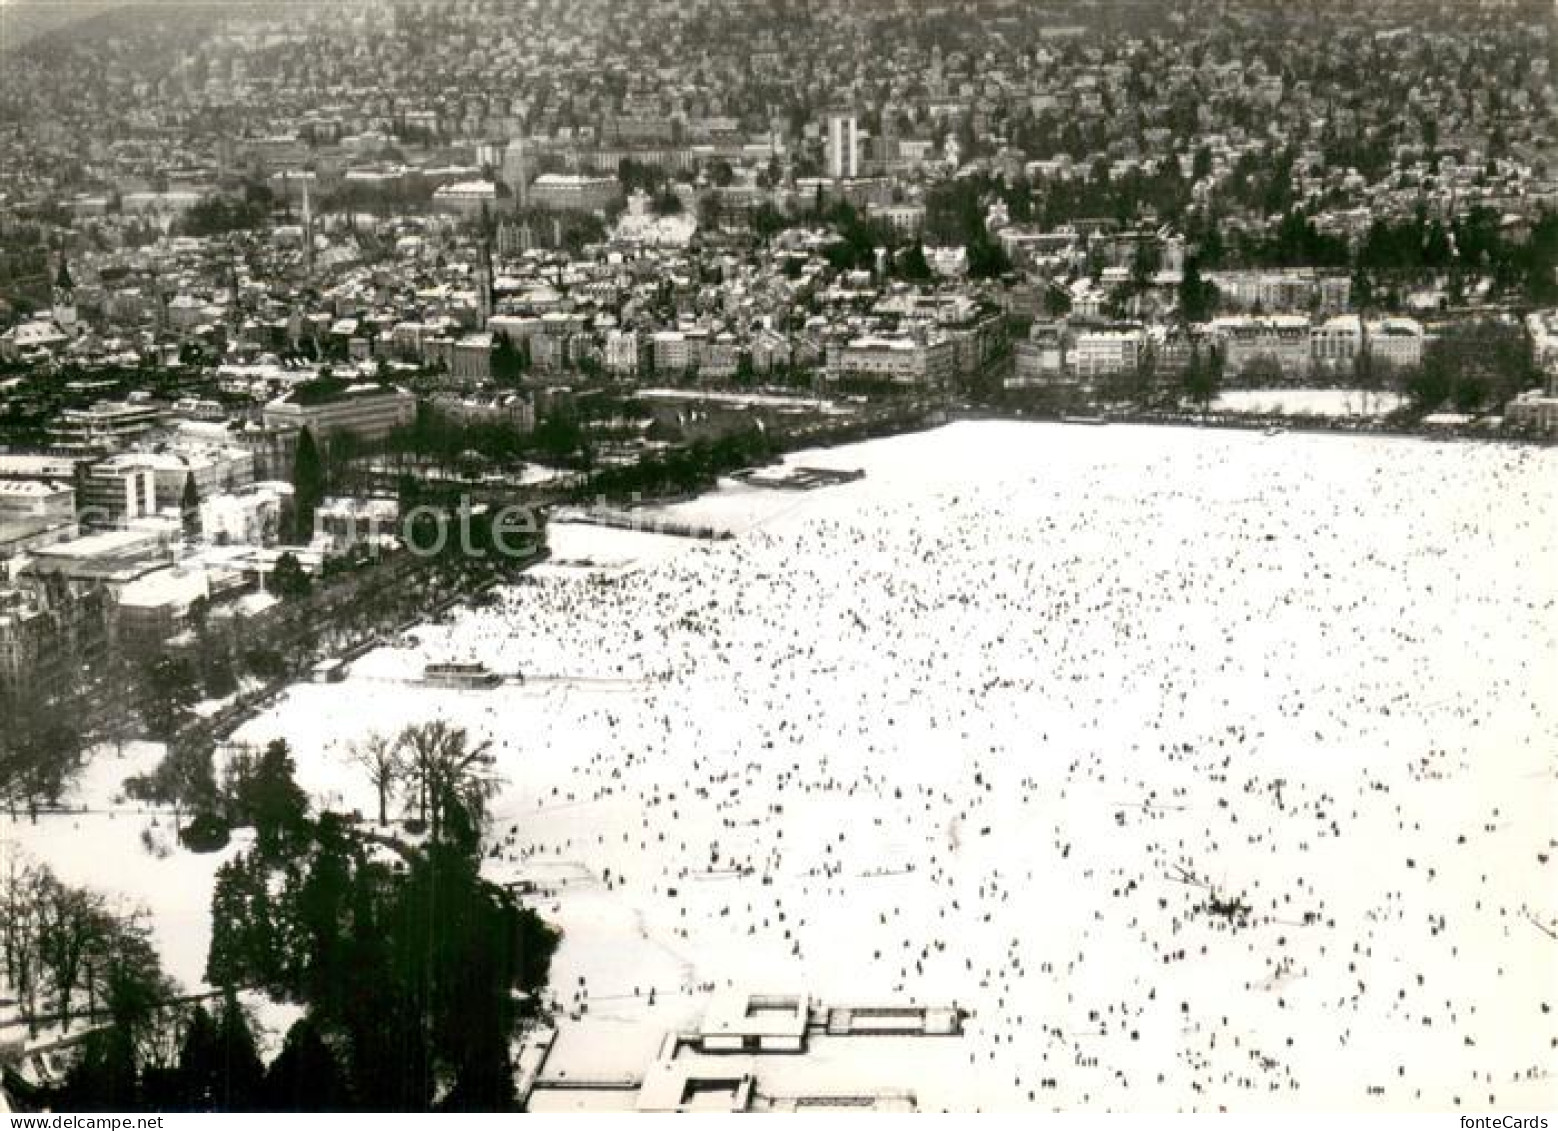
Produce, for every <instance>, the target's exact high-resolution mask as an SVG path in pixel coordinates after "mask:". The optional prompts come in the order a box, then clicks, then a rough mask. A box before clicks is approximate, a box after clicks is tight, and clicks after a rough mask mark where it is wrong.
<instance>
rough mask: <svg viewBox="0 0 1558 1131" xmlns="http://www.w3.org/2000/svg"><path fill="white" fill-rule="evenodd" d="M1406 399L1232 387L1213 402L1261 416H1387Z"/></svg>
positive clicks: (1357, 392)
mask: <svg viewBox="0 0 1558 1131" xmlns="http://www.w3.org/2000/svg"><path fill="white" fill-rule="evenodd" d="M1404 403H1405V398H1403V397H1402V396H1401V395H1400V394H1398V393H1371V392H1366V391H1364V390H1362V389H1229V390H1227V391H1226V392H1224V393H1222V394H1220V395H1219V396H1218V398H1217V399H1216V400H1215V401H1213V402H1212V411H1213V412H1233V413H1251V414H1253V415H1258V416H1359V417H1379V416H1386V415H1388V414H1390V413H1392V412H1394V411H1396V409H1398V408H1400V407H1401V406H1402V404H1404Z"/></svg>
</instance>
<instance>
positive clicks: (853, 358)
mask: <svg viewBox="0 0 1558 1131" xmlns="http://www.w3.org/2000/svg"><path fill="white" fill-rule="evenodd" d="M956 369H957V346H956V344H955V343H954V342H953V341H951V339H947V338H943V339H940V340H937V341H930V342H918V341H915V340H914V339H913V338H886V337H874V338H855V339H853V340H851V341H848V342H844V343H836V344H834V345H831V346H829V347H828V355H827V375H828V378H829V379H830V380H839V379H841V378H844V379H849V378H853V379H865V380H874V381H887V382H891V383H893V384H895V385H915V386H920V387H934V386H938V385H944V384H946V383H947V382H948V381H950V380H951V379H952V376H953V374H954V373H955V372H956Z"/></svg>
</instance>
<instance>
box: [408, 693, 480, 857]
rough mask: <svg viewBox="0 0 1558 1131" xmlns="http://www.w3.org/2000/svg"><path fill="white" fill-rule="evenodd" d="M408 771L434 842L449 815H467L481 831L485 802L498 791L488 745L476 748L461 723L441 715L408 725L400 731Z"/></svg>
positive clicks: (421, 814)
mask: <svg viewBox="0 0 1558 1131" xmlns="http://www.w3.org/2000/svg"><path fill="white" fill-rule="evenodd" d="M400 745H401V747H402V749H403V750H404V751H405V757H406V774H407V776H408V777H409V778H410V780H411V782H412V783H413V784H414V786H415V787H416V798H417V814H418V816H419V817H420V818H421V819H422V820H423V821H424V822H426V824H427V828H428V833H429V835H430V836H431V837H432V839H433V840H434V841H438V840H441V839H442V838H443V836H444V833H445V831H446V829H447V827H448V824H449V818H450V817H452V816H455V815H456V814H460V815H463V816H464V818H465V819H466V820H467V821H468V822H469V823H470V827H471V830H472V831H476V830H479V829H480V827H481V823H482V820H483V818H484V817H485V815H486V808H487V801H488V800H489V799H490V798H491V797H492V795H493V794H494V793H495V792H497V786H498V783H497V779H496V778H495V777H494V776H493V774H492V755H491V753H490V752H489V751H490V747H491V744H490V743H486V742H483V743H479V744H477V745H475V746H472V745H471V743H470V737H469V735H467V734H466V732H465V729H464V728H463V727H451V726H450V725H449V724H448V723H446V722H444V721H443V720H442V719H434V720H433V721H432V722H427V723H420V724H415V725H412V726H408V727H407V728H406V729H405V730H403V731H401V732H400Z"/></svg>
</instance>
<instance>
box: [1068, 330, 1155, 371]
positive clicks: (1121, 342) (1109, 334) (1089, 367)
mask: <svg viewBox="0 0 1558 1131" xmlns="http://www.w3.org/2000/svg"><path fill="white" fill-rule="evenodd" d="M1145 341H1146V337H1145V335H1144V334H1143V332H1142V331H1141V330H1140V329H1139V328H1133V329H1128V330H1088V331H1085V332H1084V333H1081V334H1078V335H1077V340H1076V345H1075V347H1074V348H1073V349H1072V351H1071V361H1072V364H1073V365H1074V366H1075V367H1076V374H1077V376H1078V377H1080V378H1081V379H1083V380H1084V381H1088V380H1093V379H1096V378H1099V377H1112V376H1117V375H1119V374H1123V373H1135V372H1136V367H1137V366H1138V365H1139V364H1140V363H1141V348H1142V344H1143V343H1144V342H1145Z"/></svg>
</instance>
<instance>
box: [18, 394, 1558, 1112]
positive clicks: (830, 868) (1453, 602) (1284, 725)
mask: <svg viewBox="0 0 1558 1131" xmlns="http://www.w3.org/2000/svg"><path fill="white" fill-rule="evenodd" d="M794 460H795V461H796V462H803V463H806V464H808V465H812V466H836V467H841V468H854V467H860V468H863V469H864V470H865V471H866V477H865V479H863V480H861V481H859V482H856V483H852V484H848V485H845V486H840V487H832V488H827V489H823V490H819V491H816V492H811V493H807V494H792V493H787V492H773V493H772V494H773V495H774V496H777V498H776V499H774V500H771V502H773V503H774V510H773V513H771V514H770V515H768V516H767V518H766V521H762V522H761V523H760V524H759V525H755V526H754V525H750V524H748V525H745V526H743V527H742V529H743V530H744V533H742V534H741V535H740V536H739V537H737V538H735V539H733V540H730V541H725V542H706V541H696V540H690V539H671V538H666V537H663V536H655V535H647V534H641V533H623V532H619V531H611V530H603V529H599V528H591V527H566V528H558V529H557V530H555V531H554V536H555V535H558V534H562V535H563V537H564V538H566V539H571V538H574V537H575V536H576V535H577V536H578V537H579V538H581V539H584V540H587V541H589V542H590V544H591V546H592V549H591V550H590V552H589V553H588V554H585V553H579V554H577V555H576V556H577V557H593V558H595V560H596V562H597V564H600V563H601V561H603V560H606V559H609V560H610V562H611V563H612V564H613V565H614V566H616V567H617V568H612V569H609V570H604V571H602V570H598V569H595V570H581V569H568V568H553V569H550V570H547V571H538V572H537V573H536V574H534V575H533V577H534V581H533V582H531V583H529V584H525V585H520V586H516V587H514V588H512V589H509V590H505V591H503V592H502V594H501V598H502V600H501V603H500V605H499V606H498V607H496V608H490V609H485V610H480V611H474V612H472V611H463V610H462V611H458V612H456V613H455V614H454V615H453V616H452V618H451V619H450V623H449V624H447V625H432V626H424V627H421V628H419V629H417V630H416V633H415V636H416V637H417V640H418V641H419V643H418V644H417V646H415V647H408V648H398V649H383V650H380V651H378V652H375V653H372V654H370V655H369V656H367V657H364V658H363V659H362V660H360V661H358V662H357V663H356V664H354V666H353V670H352V674H351V676H350V677H349V678H348V680H347V681H346V682H345V683H343V684H336V685H313V684H309V685H300V686H298V687H295V688H293V689H292V690H291V691H290V692H289V693H288V694H287V695H286V696H284V697H283V698H282V699H281V700H280V701H279V702H278V704H277V705H276V706H275V707H274V708H273V709H272V710H271V711H269V712H268V713H267V714H265V715H263V716H261V717H260V718H258V719H256V720H255V721H253V722H252V723H250V724H249V725H248V726H247V727H246V728H245V730H244V732H243V737H245V738H248V739H251V740H253V741H256V742H262V741H265V740H266V739H268V738H271V737H274V736H278V735H279V736H285V737H287V738H288V739H289V740H290V741H291V742H292V744H293V746H294V748H295V749H296V751H297V754H298V761H299V770H300V778H301V779H302V781H303V784H304V785H305V786H306V787H308V788H310V789H311V790H313V791H314V792H315V793H316V794H317V795H318V796H319V797H320V798H321V799H322V800H329V801H330V802H331V803H332V804H344V805H348V806H354V807H357V808H359V809H361V810H362V812H364V813H369V814H371V813H372V812H373V810H374V807H375V806H374V802H373V797H372V793H371V790H370V789H369V787H368V784H367V782H366V780H365V779H364V778H363V776H362V774H361V772H360V771H359V770H357V769H355V768H354V767H353V766H352V765H351V764H350V763H349V762H348V761H347V760H346V758H345V748H346V745H347V743H349V742H350V741H352V740H353V739H355V738H358V737H360V736H361V735H362V734H363V733H364V732H365V731H366V730H368V729H379V730H393V729H395V728H397V727H399V726H400V725H403V724H405V723H408V722H412V721H420V720H423V719H426V718H429V717H433V716H435V715H439V716H443V717H446V718H449V719H452V720H454V721H457V722H460V723H462V724H464V725H466V726H468V727H469V728H470V729H471V730H472V732H473V733H474V734H476V735H477V736H479V737H483V738H490V739H491V740H492V741H493V743H494V748H495V751H496V753H497V755H498V759H499V763H500V766H501V768H502V770H503V772H504V773H505V775H506V777H507V781H508V785H507V788H506V789H505V790H504V792H503V793H502V795H501V796H500V797H499V799H498V801H497V804H496V813H497V821H496V828H497V832H498V836H499V840H500V842H501V843H500V844H499V845H497V846H496V849H497V850H496V853H495V856H494V859H493V861H492V864H491V867H492V871H493V874H494V876H495V877H499V878H504V879H508V878H521V877H523V878H530V879H533V880H535V881H536V882H537V883H540V884H542V885H544V886H546V887H547V888H548V889H550V890H551V891H552V892H553V893H554V894H552V895H549V896H547V897H546V898H545V899H544V900H543V901H542V903H541V906H542V909H543V911H544V912H545V913H547V914H548V915H551V916H553V917H555V918H556V919H557V920H558V921H560V922H561V923H562V925H563V926H564V928H565V930H566V931H567V937H566V939H565V942H564V945H563V949H562V951H561V952H560V954H559V957H558V962H557V964H556V969H555V977H554V987H555V990H556V995H557V998H558V1001H559V1003H560V1004H561V1005H563V1006H564V1007H566V1008H568V1009H569V1010H572V1011H574V1012H576V1013H579V1014H580V1017H579V1020H578V1021H577V1022H576V1023H571V1024H565V1026H564V1028H563V1031H562V1033H561V1035H560V1036H559V1040H558V1045H557V1049H556V1051H555V1052H554V1054H553V1057H552V1061H551V1062H549V1066H548V1070H547V1074H548V1075H549V1076H550V1075H553V1074H554V1073H556V1072H567V1073H569V1074H571V1075H573V1076H575V1077H598V1076H608V1075H610V1074H611V1073H612V1072H614V1071H626V1070H629V1069H630V1068H632V1067H637V1068H639V1069H642V1067H643V1061H644V1059H645V1057H644V1053H645V1052H646V1051H648V1050H652V1049H653V1048H654V1046H655V1043H656V1038H657V1037H658V1035H659V1034H660V1033H661V1032H663V1031H664V1030H666V1029H669V1028H673V1027H676V1026H679V1025H684V1024H687V1023H688V1022H689V1021H690V1020H691V1019H693V1018H696V1016H697V1014H698V1011H699V1009H700V1008H701V1005H702V1000H701V998H700V997H699V995H698V991H699V989H700V988H701V987H707V986H725V985H727V984H734V985H737V986H744V987H748V988H751V989H753V990H762V991H783V990H787V989H791V990H796V989H798V990H805V991H808V992H810V993H812V994H814V995H816V996H819V997H821V998H822V999H824V1000H831V1001H834V1002H871V1001H880V1000H900V999H912V1000H915V1001H918V1002H922V1003H929V1004H945V1003H953V1002H955V1003H957V1004H959V1005H961V1006H963V1007H964V1008H966V1009H969V1010H971V1011H972V1014H973V1016H972V1019H971V1021H970V1022H969V1030H968V1035H967V1036H966V1037H965V1038H964V1039H963V1040H962V1041H961V1042H957V1043H953V1044H948V1043H945V1042H943V1043H936V1042H933V1041H915V1042H909V1044H906V1045H905V1047H904V1051H903V1053H902V1054H900V1055H901V1056H902V1057H903V1058H905V1059H903V1060H902V1065H903V1066H905V1070H906V1071H909V1075H910V1077H911V1079H910V1080H909V1081H908V1082H907V1084H908V1086H912V1087H913V1088H914V1089H915V1091H916V1092H917V1093H918V1096H919V1100H920V1104H921V1106H922V1107H929V1108H938V1107H944V1106H945V1107H956V1108H963V1107H974V1106H982V1107H985V1108H992V1107H996V1108H1003V1107H1016V1106H1026V1105H1035V1106H1046V1107H1049V1106H1065V1107H1078V1106H1110V1107H1115V1108H1165V1107H1167V1108H1176V1107H1179V1108H1190V1107H1194V1108H1199V1109H1215V1108H1216V1107H1218V1106H1219V1105H1222V1106H1227V1107H1232V1108H1250V1107H1271V1108H1275V1107H1283V1108H1286V1107H1307V1108H1319V1109H1323V1108H1335V1107H1344V1108H1355V1107H1377V1108H1379V1109H1381V1110H1385V1109H1398V1108H1407V1109H1411V1108H1435V1109H1437V1108H1443V1107H1448V1106H1453V1104H1454V1103H1455V1102H1456V1101H1457V1100H1458V1101H1459V1102H1460V1103H1461V1104H1462V1105H1463V1106H1464V1107H1468V1108H1471V1109H1485V1108H1489V1107H1494V1106H1497V1107H1500V1108H1502V1109H1509V1110H1515V1109H1538V1108H1545V1107H1551V1106H1553V1104H1554V1103H1555V1102H1558V1083H1555V1081H1554V1080H1553V1078H1552V1077H1551V1075H1550V1074H1549V1066H1550V1065H1551V1063H1552V1058H1553V1048H1554V1042H1555V1040H1558V1012H1555V1008H1558V939H1555V938H1554V937H1553V935H1552V934H1551V933H1550V932H1552V931H1553V930H1555V929H1558V895H1555V892H1558V884H1555V882H1554V880H1555V864H1554V862H1553V859H1552V858H1553V854H1554V852H1555V851H1558V845H1555V836H1558V834H1555V823H1558V818H1555V814H1558V696H1555V695H1554V693H1553V689H1554V687H1558V452H1555V451H1551V450H1541V449H1535V448H1522V447H1513V446H1502V445H1437V444H1427V443H1422V442H1419V441H1416V440H1411V439H1392V438H1379V437H1350V436H1349V437H1342V436H1305V435H1286V436H1282V437H1262V436H1256V435H1247V434H1242V433H1224V432H1211V433H1209V432H1205V431H1202V430H1190V429H1168V428H1159V429H1153V428H1127V427H1121V426H1111V427H1109V428H1104V429H1078V428H1068V427H1065V426H1048V425H1036V424H960V425H955V426H952V427H949V428H944V429H940V430H938V431H935V432H929V433H922V434H917V435H911V436H904V437H899V438H896V439H891V440H884V441H877V442H873V443H869V444H864V445H857V446H854V447H850V448H841V449H834V450H828V451H822V452H813V453H807V454H805V455H804V456H797V457H794ZM722 496H724V497H722ZM747 505H749V504H748V503H739V504H738V503H733V502H732V499H731V497H730V496H729V495H728V494H726V493H725V492H721V493H720V494H717V495H715V496H712V497H711V498H710V499H708V500H705V501H703V502H702V504H701V507H702V509H703V510H706V511H707V512H708V513H709V515H710V517H711V518H717V517H721V516H728V515H729V513H730V509H731V508H732V507H733V506H736V507H740V506H747ZM750 505H755V501H750ZM679 512H680V513H681V514H682V516H683V517H695V516H696V515H698V514H699V513H700V504H697V503H694V504H684V505H683V506H682V507H681V508H679ZM754 521H755V520H754ZM645 540H648V541H645ZM555 541H556V538H555V537H554V542H555ZM558 549H559V556H560V557H563V558H567V557H568V555H569V550H568V548H567V547H566V545H564V546H559V547H558ZM641 550H642V551H644V553H643V555H642V556H641V557H640V555H639V551H641ZM631 561H637V563H638V568H633V569H623V568H621V567H622V566H625V565H627V564H628V563H629V562H631ZM446 658H462V659H463V658H479V659H481V660H484V661H485V662H486V663H488V664H489V665H490V666H491V667H493V668H494V669H496V670H500V671H516V670H518V671H523V672H524V673H525V674H526V676H527V679H526V682H525V683H523V684H509V685H505V686H503V687H501V688H498V689H495V690H490V691H472V692H457V691H447V690H434V689H428V688H422V687H419V686H416V685H415V683H414V682H413V681H414V680H415V677H416V676H417V675H418V674H420V671H421V666H422V664H423V663H425V662H427V661H428V660H438V659H446ZM22 839H23V841H24V843H26V842H28V841H33V840H39V839H40V838H39V837H38V836H36V835H35V834H33V833H31V832H29V831H27V830H23V834H22ZM55 839H56V840H57V839H58V838H55ZM50 843H52V842H50ZM29 847H31V845H29ZM43 847H44V849H45V851H42V852H40V853H39V854H40V855H43V856H45V857H46V858H47V857H49V856H51V855H52V853H51V851H49V850H48V845H47V844H44V846H43ZM174 859H179V857H175V858H174ZM184 859H189V858H188V857H184ZM215 859H216V858H213V857H202V858H198V860H199V869H200V871H201V873H202V874H201V875H198V876H197V875H190V876H182V875H181V876H179V877H176V878H174V877H170V878H173V879H174V881H175V882H176V883H177V884H178V885H179V892H178V893H177V894H176V895H172V896H170V897H169V898H170V900H173V901H175V902H177V901H178V900H183V901H185V902H187V903H188V904H190V905H191V907H192V908H195V909H198V911H199V912H201V913H203V912H204V908H205V903H206V900H207V898H208V893H209V886H208V882H209V881H208V878H207V874H208V873H209V871H210V869H211V868H212V867H214V863H215ZM168 866H169V865H168V863H167V862H163V863H158V864H152V863H151V861H150V858H149V857H148V856H146V854H145V853H144V852H141V851H140V850H139V848H138V847H137V846H135V845H134V843H133V838H131V839H130V840H129V841H127V843H126V845H125V846H110V847H108V848H106V849H105V850H103V851H101V852H100V853H98V854H97V857H96V862H95V864H94V865H92V866H90V867H85V869H84V871H79V872H75V873H72V874H71V876H70V878H73V879H78V880H82V881H85V880H88V879H90V880H91V881H92V882H94V883H96V884H98V885H99V886H105V887H119V888H123V889H125V890H127V891H129V892H131V893H132V894H138V895H141V897H142V898H144V895H143V894H142V893H144V892H145V891H146V890H147V888H146V885H147V883H148V882H149V881H148V880H147V879H146V878H145V877H146V876H148V875H151V874H153V873H154V872H155V870H156V869H164V868H167V867H168ZM202 882H205V883H206V884H207V886H206V887H205V889H204V890H201V888H200V885H201V883H202ZM1213 892H1215V894H1216V895H1217V896H1218V897H1219V898H1220V899H1224V900H1237V901H1242V903H1243V904H1245V905H1247V906H1248V908H1249V921H1248V924H1247V925H1244V926H1235V925H1233V924H1232V923H1230V922H1229V921H1228V920H1227V919H1226V918H1224V917H1221V916H1218V915H1216V914H1213V913H1211V912H1210V911H1209V910H1207V909H1206V906H1205V905H1206V904H1207V903H1208V902H1209V900H1210V898H1211V896H1212V894H1213ZM154 910H157V911H158V913H159V914H161V913H162V911H161V909H158V908H154ZM167 913H168V914H169V915H173V916H177V915H182V914H184V912H183V911H180V910H178V909H177V908H174V909H170V910H169V911H168V912H167ZM190 930H191V931H192V932H193V931H195V930H197V928H194V927H193V926H191V927H190ZM179 965H180V966H181V967H182V966H184V965H185V963H183V962H181V963H180V964H179ZM176 972H181V971H176ZM651 990H652V991H654V999H653V1000H654V1004H653V1006H651V1005H650V1004H649V1002H650V991H651ZM909 1045H912V1046H913V1048H912V1049H911V1048H910V1047H909ZM625 1066H626V1067H625ZM838 1071H839V1072H840V1073H841V1078H840V1080H839V1083H840V1084H841V1085H842V1086H845V1087H847V1086H848V1084H849V1082H850V1081H849V1079H847V1078H845V1077H847V1075H848V1074H849V1073H851V1072H861V1071H862V1070H861V1069H860V1067H859V1066H858V1065H856V1066H854V1067H851V1066H850V1065H849V1064H848V1062H847V1059H841V1061H840V1064H839V1068H838ZM881 1072H882V1066H881V1065H872V1066H867V1068H866V1069H865V1070H864V1071H863V1075H864V1076H865V1077H867V1078H869V1079H871V1080H873V1081H875V1080H876V1079H877V1078H878V1076H879V1075H880V1074H881ZM888 1075H891V1074H890V1073H889V1074H888ZM881 1082H883V1083H887V1082H890V1081H888V1080H887V1079H886V1078H885V1077H883V1079H882V1081H881Z"/></svg>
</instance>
